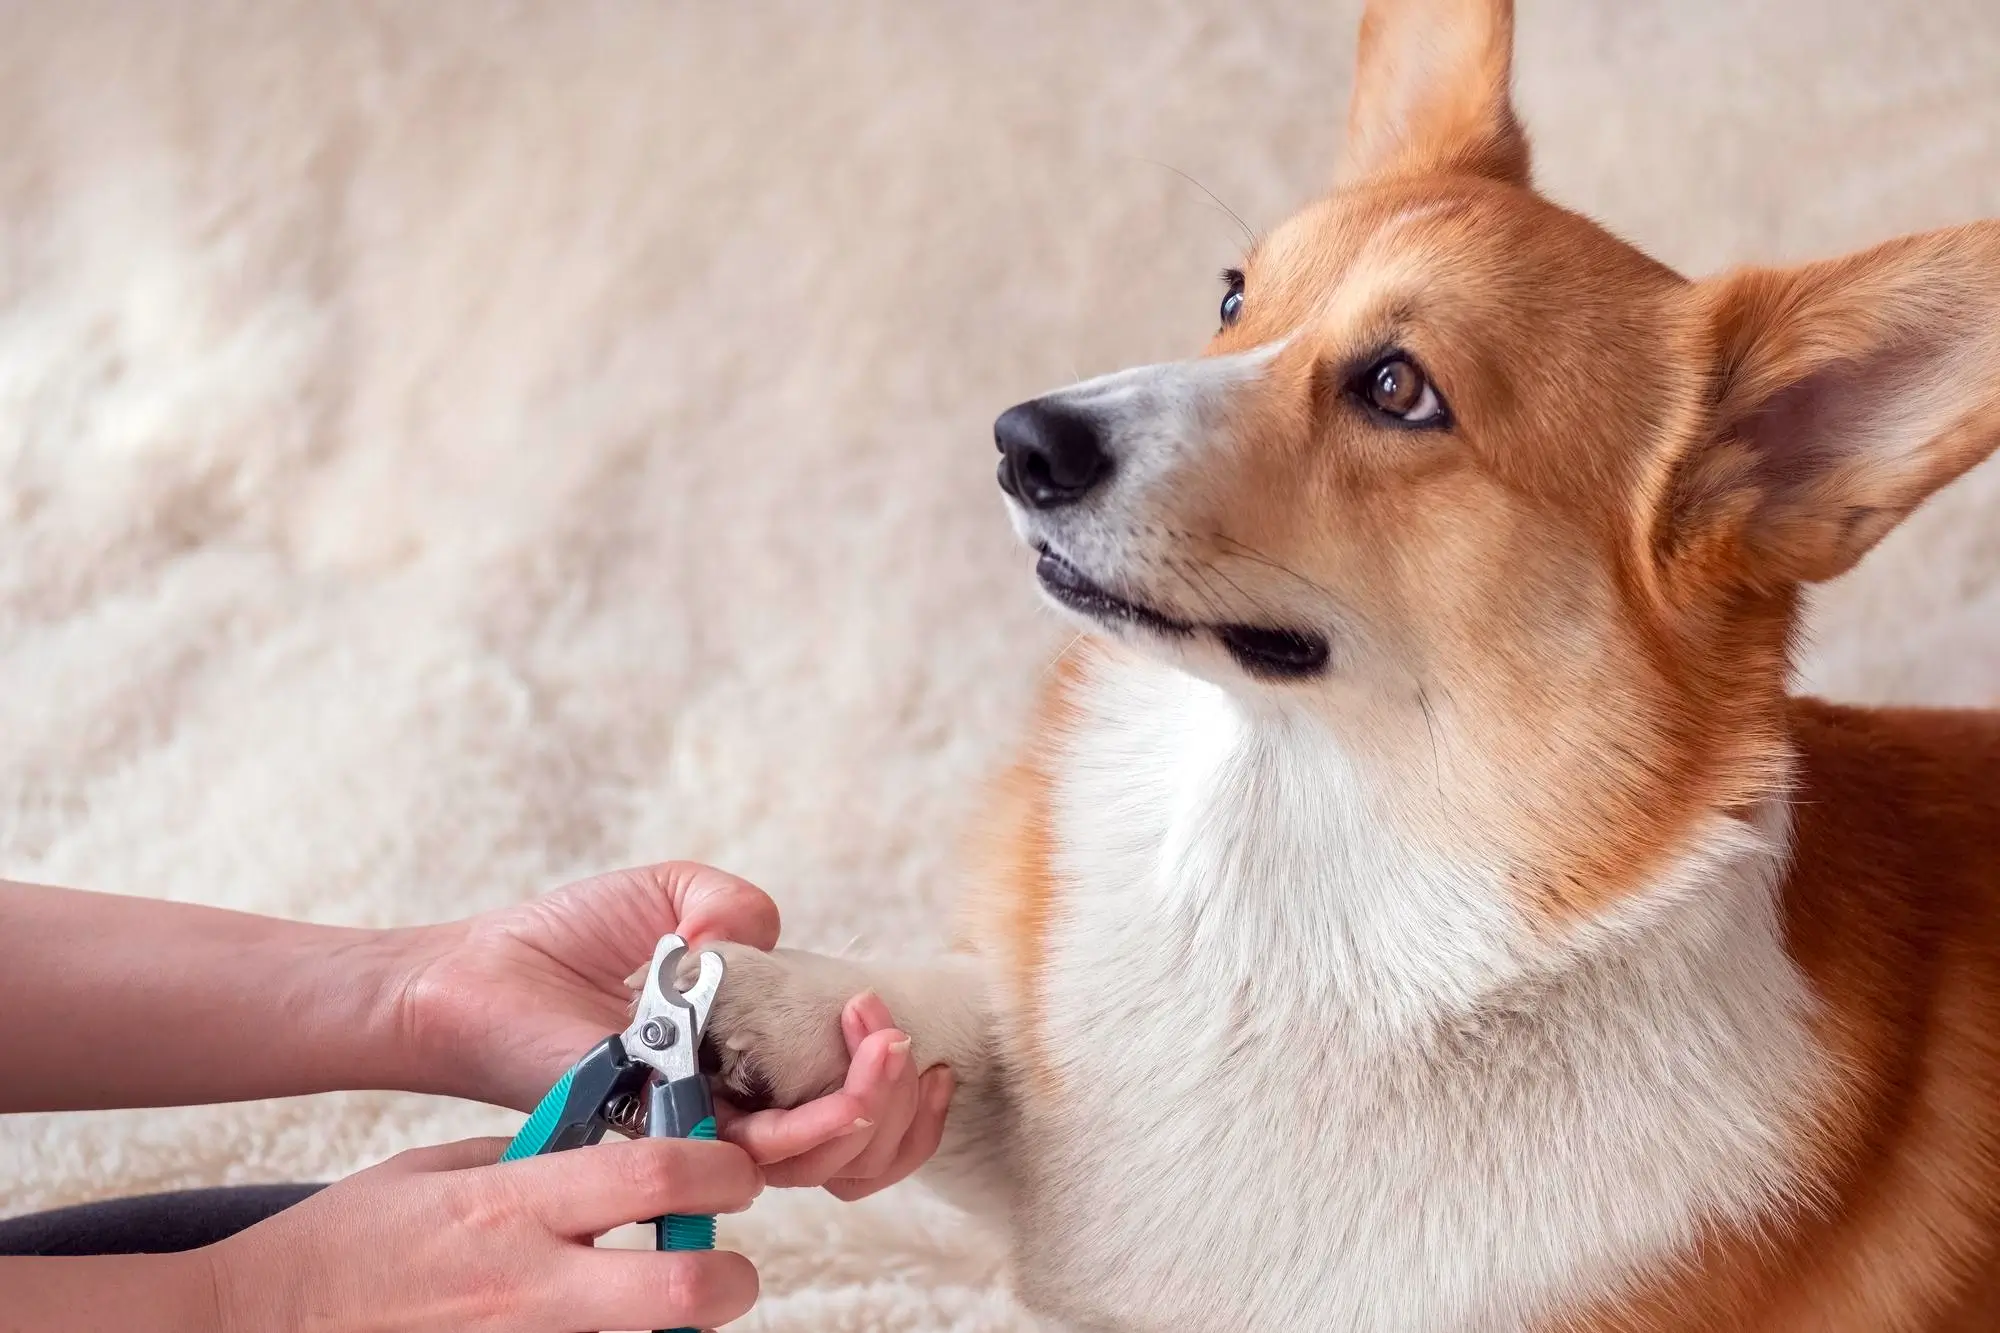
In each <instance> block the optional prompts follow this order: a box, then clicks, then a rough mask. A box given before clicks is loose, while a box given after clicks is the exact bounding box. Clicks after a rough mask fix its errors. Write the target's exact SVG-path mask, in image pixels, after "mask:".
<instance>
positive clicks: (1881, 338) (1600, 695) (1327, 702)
mask: <svg viewBox="0 0 2000 1333" xmlns="http://www.w3.org/2000/svg"><path fill="white" fill-rule="evenodd" d="M1512 29H1513V15H1512V5H1511V3H1508V2H1507V0H1375V3H1373V4H1371V5H1370V8H1369V12H1368V15H1367V17H1366V18H1365V19H1364V21H1363V25H1362V31H1361V43H1360V62H1359V72H1358V76H1357V79H1356V83H1355V91H1354V95H1353V103H1352V107H1351V111H1350V116H1349V126H1348V141H1347V151H1346V161H1345V162H1344V164H1343V166H1342V170H1341V173H1340V177H1339V183H1338V186H1337V188H1336V189H1335V191H1334V192H1333V193H1332V194H1331V195H1330V196H1329V197H1327V198H1326V199H1324V200H1322V201H1321V202H1319V203H1316V204H1314V205H1312V206H1311V207H1309V208H1307V209H1306V210H1304V211H1303V212H1301V213H1299V214H1298V215H1297V216H1295V217H1293V218H1291V219H1290V220H1289V221H1287V222H1285V223H1284V224H1283V225H1282V226H1280V227H1278V228H1277V229H1276V230H1275V231H1273V232H1271V233H1270V234H1269V235H1267V236H1266V237H1264V238H1263V239H1262V240H1260V241H1259V242H1257V243H1256V244H1255V245H1254V246H1253V248H1252V249H1251V250H1250V252H1249V253H1248V254H1246V255H1245V256H1243V258H1242V259H1241V261H1240V263H1239V264H1238V266H1237V267H1236V268H1234V269H1231V270H1230V271H1229V272H1228V273H1227V274H1226V276H1225V281H1226V291H1225V294H1224V296H1223V299H1222V305H1221V312H1220V324H1221V327H1220V328H1219V329H1218V331H1217V332H1216V333H1215V335H1214V337H1213V338H1212V339H1211V340H1210V342H1209V345H1208V347H1207V348H1206V349H1205V351H1204V352H1203V353H1202V354H1201V355H1199V356H1197V357H1194V358H1193V359H1190V360H1187V361H1181V362H1175V363H1171V364H1165V365H1157V366H1146V367H1142V368H1139V369H1135V370H1129V371H1125V372H1122V373H1119V374H1114V375H1110V376H1106V377H1103V378H1100V379H1096V380H1092V381H1089V382H1087V383H1083V384H1079V385H1075V386H1073V387H1070V388H1067V389H1062V390H1059V391H1057V392H1054V393H1050V394H1047V395H1045V396H1043V397H1040V398H1037V399H1034V400H1033V401H1031V402H1027V403H1023V404H1021V405H1019V406H1017V407H1014V408H1012V409H1010V410H1008V411H1007V412H1006V413H1005V414H1004V415H1002V416H1001V418H1000V420H999V422H998V423H997V426H996V434H997V437H998V442H999V445H1000V451H1001V463H1000V484H1001V486H1002V488H1003V489H1004V490H1005V491H1006V493H1007V496H1008V503H1009V506H1010V508H1011V510H1012V513H1013V517H1014V522H1015V525H1016V527H1017V528H1018V530H1019V532H1020V534H1021V536H1022V538H1023V539H1024V540H1025V541H1027V542H1028V543H1029V544H1031V545H1032V546H1034V547H1035V548H1036V549H1037V550H1038V551H1039V552H1040V553H1041V554H1040V560H1039V564H1038V568H1037V573H1038V575H1039V578H1040V580H1041V584H1042V586H1043V588H1044V589H1045V591H1046V592H1047V594H1048V595H1049V597H1050V598H1052V599H1053V600H1054V601H1055V602H1057V603H1058V604H1060V605H1061V606H1062V607H1064V608H1065V609H1067V610H1068V611H1069V612H1071V613H1073V614H1074V615H1076V616H1078V617H1080V618H1081V619H1082V620H1083V621H1084V622H1085V623H1086V624H1087V625H1088V626H1089V627H1091V628H1092V629H1093V630H1095V631H1096V632H1099V633H1101V634H1103V635H1106V636H1109V637H1112V638H1115V639H1119V640H1123V641H1125V642H1127V643H1128V644H1130V645H1133V646H1135V647H1137V648H1139V649H1140V650H1142V651H1146V652H1150V653H1154V654H1158V655H1161V656H1163V657H1166V658H1168V659H1170V660H1171V661H1173V662H1175V663H1177V664H1179V665H1181V666H1183V667H1184V668H1185V669H1187V670H1190V671H1192V672H1195V673H1197V674H1200V675H1203V676H1206V677H1208V678H1210V679H1212V680H1214V681H1217V682H1219V683H1221V684H1222V685H1223V686H1224V687H1225V688H1229V689H1232V690H1234V691H1236V692H1237V693H1239V695H1241V696H1242V697H1243V698H1244V699H1245V701H1246V703H1247V704H1248V705H1249V706H1251V707H1262V708H1271V709H1276V710H1286V709H1302V710H1309V711H1311V712H1313V713H1315V714H1317V715H1319V716H1321V717H1322V718H1324V719H1326V720H1327V721H1328V722H1329V723H1330V724H1331V725H1333V726H1334V727H1335V728H1336V729H1337V730H1338V731H1339V732H1340V734H1341V735H1342V736H1343V738H1344V739H1345V740H1347V741H1349V742H1350V743H1352V744H1355V745H1358V746H1363V747H1369V746H1372V747H1374V748H1376V749H1378V750H1379V751H1380V752H1381V753H1382V754H1384V755H1391V756H1395V755H1401V756H1407V757H1408V763H1406V764H1405V765H1404V767H1405V768H1406V769H1407V770H1408V778H1409V781H1410V782H1411V783H1412V784H1413V785H1427V784H1429V783H1430V782H1431V781H1432V780H1433V777H1434V773H1435V771H1436V769H1437V768H1438V767H1439V766H1443V767H1445V768H1447V769H1449V770H1450V771H1452V772H1453V773H1455V774H1457V775H1459V777H1460V778H1461V779H1462V785H1465V786H1466V787H1467V791H1465V792H1461V793H1459V795H1458V797H1457V798H1456V799H1460V800H1465V801H1470V802H1471V803H1473V804H1474V805H1480V804H1482V803H1484V804H1486V805H1488V806H1490V807H1491V808H1492V809H1494V810H1496V811H1500V812H1501V813H1502V814H1503V817H1504V818H1505V819H1508V820H1512V821H1514V822H1515V823H1516V824H1518V825H1520V826H1521V827H1525V828H1537V827H1540V828H1552V827H1555V826H1564V825H1569V826H1578V825H1580V826H1582V827H1591V828H1598V829H1614V828H1615V829H1617V830H1619V832H1618V834H1617V836H1616V837H1615V838H1613V839H1612V840H1611V842H1612V843H1615V844H1616V845H1615V846H1614V845H1606V846H1603V847H1601V848H1599V849H1598V850H1596V851H1592V852H1590V853H1588V854H1585V853H1583V852H1580V851H1578V850H1577V849H1576V847H1575V846H1574V845H1573V844H1574V843H1575V841H1576V840H1575V839H1573V838H1558V837H1556V836H1555V835H1553V834H1551V835H1550V836H1549V837H1547V838H1541V837H1531V838H1528V839H1527V840H1526V841H1525V843H1524V844H1523V845H1522V846H1520V847H1518V848H1517V849H1516V850H1517V851H1518V852H1519V854H1520V855H1521V856H1523V857H1543V856H1545V857H1548V858H1550V859H1551V861H1552V862H1553V864H1551V865H1550V866H1549V868H1548V872H1547V874H1546V876H1542V877H1541V878H1542V883H1541V885H1540V888H1541V889H1542V890H1543V891H1544V892H1546V893H1548V894H1550V895H1553V896H1554V897H1556V898H1558V899H1570V900H1573V899H1575V898H1576V897H1578V896H1579V895H1584V896H1588V895H1589V894H1592V893H1596V892H1600V891H1601V890H1602V888H1603V887H1604V886H1607V885H1612V884H1615V883H1617V882H1619V881H1620V880H1624V879H1627V878H1628V877H1629V874H1630V873H1631V872H1633V871H1634V870H1636V869H1637V868H1638V867H1639V865H1640V864H1641V863H1643V862H1644V861H1646V860H1647V859H1648V858H1647V856H1646V853H1647V851H1649V850H1658V849H1661V848H1664V847H1665V846H1666V845H1667V844H1669V843H1671V842H1672V841H1673V839H1674V837H1675V835H1676V833H1677V831H1678V830H1679V829H1680V828H1681V827H1682V826H1684V824H1685V820H1686V819H1687V818H1688V817H1691V815H1692V814H1694V813H1695V812H1697V811H1706V810H1718V809H1720V810H1729V809H1735V808H1738V807H1740V806H1742V805H1744V804H1747V803H1748V802H1750V801H1752V800H1754V799H1756V798H1757V797H1758V796H1759V795H1761V794H1763V793H1764V792H1765V791H1767V790H1768V789H1769V787H1770V784H1771V783H1772V781H1774V778H1775V774H1776V773H1777V772H1778V770H1779V768H1780V767H1781V765H1782V738H1781V728H1780V722H1781V712H1780V706H1781V705H1780V701H1781V698H1782V693H1783V688H1784V683H1785V676H1786V672H1787V650H1788V637H1789V634H1790V630H1791V626H1792V622H1793V617H1794V612H1795V607H1796V603H1797V600H1798V598H1797V590H1798V589H1799V587H1800V586H1801V585H1802V584H1805V583H1809V582H1811V581H1815V580H1820V579H1826V578H1830V577H1832V576H1834V575H1836V574H1839V573H1840V572H1842V571H1843V570H1845V569H1847V568H1849V567H1850V566H1851V565H1852V564H1853V563H1854V562H1855V561H1856V560H1858V559H1859V558H1860V557H1861V556H1862V555H1863V554H1864V553H1865V552H1866V551H1867V550H1868V549H1869V548H1870V547H1871V546H1872V545H1873V544H1874V543H1875V542H1876V541H1877V540H1878V539H1879V538H1880V537H1881V536H1882V535H1883V534H1884V533H1885V532H1886V531H1887V530H1888V529H1889V528H1890V527H1891V526H1893V525H1894V524H1895V523H1896V522H1897V521H1898V520H1899V519H1901V518H1902V517H1903V516H1904V515H1905V514H1907V513H1909V512H1910V511H1911V510H1912V509H1913V508H1914V507H1915V506H1916V505H1917V504H1918V503H1919V502H1921V501H1922V500H1923V499H1924V498H1925V497H1926V496H1927V495H1928V494H1929V493H1930V492H1932V491H1933V490H1935V489H1936V488H1937V487H1939V486H1941V485H1942V484H1944V483H1945V482H1947V481H1949V480H1950V479H1952V478H1953V477H1955V476H1957V475H1958V474H1959V473H1960V472H1962V471H1964V470H1965V469H1966V468H1968V467H1970V466H1971V465H1972V464H1974V463H1975V462H1977V461H1978V460H1979V459H1981V458H1982V457H1984V456H1985V455H1986V454H1987V453H1988V452H1989V451H1990V450H1991V449H1992V447H1993V446H1994V444H1995V441H1996V438H2000V227H1996V226H1995V225H1993V224H1981V225H1977V226H1972V227H1966V228H1961V229H1958V230H1955V231H1949V232H1943V233H1937V234H1933V235H1929V236H1923V237H1916V238H1910V239H1907V240H1903V241H1899V242H1894V243H1891V244H1889V245H1886V246H1882V247H1880V248H1878V249H1875V250H1871V251H1868V252H1865V253H1862V254H1859V255H1855V256H1852V257H1850V258H1846V259H1841V260H1834V261H1829V262H1823V263H1816V264H1811V265H1807V266H1805V267H1802V268H1797V269H1791V270H1750V271H1739V272H1735V273H1731V274H1728V275H1725V276H1722V277H1719V278H1715V279H1711V280H1706V281H1699V282H1690V281H1687V280H1685V279H1683V278H1681V277H1680V276H1678V275H1677V274H1675V273H1674V272H1672V271H1671V270H1669V269H1667V268H1666V267H1664V266H1662V265H1661V264H1659V263H1656V262H1654V261H1653V260H1651V259H1649V258H1647V257H1646V256H1645V255H1643V254H1641V253H1640V252H1639V251H1637V250H1636V249H1634V248H1632V247H1631V246H1629V245H1627V244H1625V243H1624V242H1622V241H1620V240H1618V239H1617V238H1616V237H1614V236H1612V235H1610V234H1609V233H1608V232H1606V231H1605V230H1603V229H1602V228H1601V227H1598V226H1596V225H1595V224H1593V223H1592V222H1590V221H1588V220H1587V219H1584V218H1582V217H1579V216H1577V215H1575V214H1573V213H1570V212H1567V211H1565V210H1563V209H1562V208H1560V207H1558V206H1556V205H1554V204H1552V203H1550V202H1548V201H1546V200H1545V199H1543V198H1542V197H1540V196H1539V195H1538V194H1536V193H1535V191H1534V189H1533V188H1532V186H1531V184H1530V181H1529V165H1528V161H1529V154H1528V145H1527V141H1526V139H1525V137H1524V136H1523V134H1522V131H1521V128H1520V126H1519V125H1518V124H1517V122H1516V120H1515V117H1514V113H1513V110H1512V107H1511V104H1510V100H1509V83H1510V63H1511V44H1512ZM1441 747H1442V750H1443V752H1442V753H1441V752H1440V748H1441ZM1558 843H1561V844H1563V846H1564V847H1565V848H1567V850H1564V849H1563V848H1559V847H1558V846H1557V844H1558ZM1585 886H1592V887H1588V888H1587V887H1585Z"/></svg>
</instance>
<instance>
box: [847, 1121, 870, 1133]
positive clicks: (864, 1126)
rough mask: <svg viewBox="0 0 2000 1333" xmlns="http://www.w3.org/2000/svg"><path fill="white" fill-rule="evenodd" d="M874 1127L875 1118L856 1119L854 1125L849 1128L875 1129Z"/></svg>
mask: <svg viewBox="0 0 2000 1333" xmlns="http://www.w3.org/2000/svg"><path fill="white" fill-rule="evenodd" d="M873 1128H875V1122H874V1121H873V1120H856V1121H855V1122H854V1123H853V1124H852V1125H850V1126H848V1129H849V1130H850V1131H852V1130H857V1129H873Z"/></svg>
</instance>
